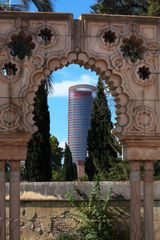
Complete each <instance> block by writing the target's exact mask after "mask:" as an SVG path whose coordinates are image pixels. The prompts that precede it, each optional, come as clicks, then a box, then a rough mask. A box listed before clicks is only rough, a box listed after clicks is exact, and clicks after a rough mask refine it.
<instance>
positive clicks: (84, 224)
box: [62, 182, 129, 240]
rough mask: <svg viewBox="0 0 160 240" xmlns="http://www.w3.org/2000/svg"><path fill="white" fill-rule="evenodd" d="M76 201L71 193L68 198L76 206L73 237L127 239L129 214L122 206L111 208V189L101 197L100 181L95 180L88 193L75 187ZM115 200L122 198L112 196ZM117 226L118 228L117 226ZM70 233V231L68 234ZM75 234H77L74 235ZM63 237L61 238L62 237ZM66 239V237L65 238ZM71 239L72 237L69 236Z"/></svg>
mask: <svg viewBox="0 0 160 240" xmlns="http://www.w3.org/2000/svg"><path fill="white" fill-rule="evenodd" d="M75 191H76V193H77V196H78V199H80V200H81V203H80V204H79V203H77V202H76V201H75V198H74V197H73V196H72V195H69V196H68V197H69V199H70V201H71V203H72V204H73V206H75V207H77V210H78V214H77V215H76V216H74V219H76V221H77V223H78V225H77V229H76V231H74V235H75V238H73V239H79V240H83V239H85V240H122V239H123V240H128V239H129V223H128V220H129V215H128V214H127V213H126V211H124V209H123V208H122V207H120V206H119V207H117V208H113V207H111V205H110V202H109V198H110V195H111V191H109V192H108V194H107V196H106V198H105V199H103V198H102V197H101V189H100V183H99V182H96V183H95V184H94V186H93V188H92V189H91V191H90V193H88V194H86V193H85V192H82V191H81V190H79V189H78V188H75ZM114 198H115V200H116V199H117V201H120V200H124V198H123V197H121V196H114ZM117 226H118V228H117ZM74 235H72V232H71V233H70V234H68V239H70V238H69V236H74ZM76 235H77V236H76ZM62 239H63V238H62ZM66 239H67V238H66ZM71 239H72V238H71Z"/></svg>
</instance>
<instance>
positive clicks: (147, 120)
mask: <svg viewBox="0 0 160 240" xmlns="http://www.w3.org/2000/svg"><path fill="white" fill-rule="evenodd" d="M156 123H157V117H156V114H155V112H154V111H153V109H151V108H149V107H148V106H141V107H138V108H136V109H135V110H134V128H135V129H136V130H138V131H139V133H143V134H144V132H145V133H149V132H155V131H156Z"/></svg>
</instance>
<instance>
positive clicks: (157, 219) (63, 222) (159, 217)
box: [6, 182, 160, 240]
mask: <svg viewBox="0 0 160 240" xmlns="http://www.w3.org/2000/svg"><path fill="white" fill-rule="evenodd" d="M93 185H94V183H93V182H73V183H70V182H50V183H25V182H24V183H21V210H20V216H21V240H51V239H56V236H57V234H58V233H59V232H65V231H68V230H69V229H70V228H72V227H74V226H75V221H73V220H72V214H75V213H76V209H75V208H73V207H71V205H70V204H69V202H68V201H67V196H66V195H67V193H69V192H70V193H72V194H74V186H76V187H78V188H79V189H81V190H82V191H84V192H89V191H90V190H91V188H92V187H93ZM6 188H7V196H6V199H7V205H8V190H9V185H8V184H7V186H6ZM110 188H112V190H113V192H114V193H116V194H118V195H122V196H123V197H124V200H123V201H118V202H117V201H114V200H112V204H113V206H120V207H121V206H122V207H125V210H126V212H129V199H130V192H129V183H128V182H101V194H102V197H105V196H106V193H107V191H109V189H110ZM159 193H160V182H155V183H154V199H155V202H154V215H155V216H154V223H155V240H158V239H160V231H159V226H160V194H159ZM75 197H76V195H75ZM141 199H142V200H143V192H142V191H141ZM77 200H78V199H77ZM142 205H143V203H142ZM7 212H8V208H7ZM142 215H143V211H142Z"/></svg>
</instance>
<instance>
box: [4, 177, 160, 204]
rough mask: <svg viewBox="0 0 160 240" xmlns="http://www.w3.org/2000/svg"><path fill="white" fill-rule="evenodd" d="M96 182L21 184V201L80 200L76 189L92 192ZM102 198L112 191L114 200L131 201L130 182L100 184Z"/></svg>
mask: <svg viewBox="0 0 160 240" xmlns="http://www.w3.org/2000/svg"><path fill="white" fill-rule="evenodd" d="M94 184H95V182H21V188H20V198H21V201H67V194H68V193H71V194H72V195H74V197H75V198H76V199H77V200H78V198H77V196H76V194H75V192H74V187H77V188H79V189H80V190H81V191H84V192H85V193H88V192H90V190H91V189H92V187H93V186H94ZM100 186H101V196H102V198H103V199H105V197H106V195H107V193H108V192H109V191H110V189H112V199H113V200H114V196H115V195H119V199H120V200H127V201H128V200H130V184H129V182H128V181H115V182H112V181H104V182H100ZM8 199H9V183H6V200H8ZM141 199H142V200H143V183H142V182H141ZM154 200H155V201H157V200H160V181H154Z"/></svg>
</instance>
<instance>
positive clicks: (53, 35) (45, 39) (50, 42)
mask: <svg viewBox="0 0 160 240" xmlns="http://www.w3.org/2000/svg"><path fill="white" fill-rule="evenodd" d="M58 35H59V34H58V30H57V29H56V27H55V26H54V27H53V26H51V25H49V24H47V25H45V26H44V24H43V25H40V26H39V27H38V28H37V30H36V36H37V42H38V44H40V46H41V48H45V49H46V48H47V49H48V48H51V47H53V46H54V45H55V44H56V43H57V41H58Z"/></svg>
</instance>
